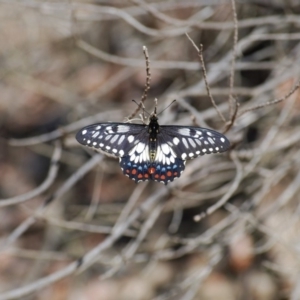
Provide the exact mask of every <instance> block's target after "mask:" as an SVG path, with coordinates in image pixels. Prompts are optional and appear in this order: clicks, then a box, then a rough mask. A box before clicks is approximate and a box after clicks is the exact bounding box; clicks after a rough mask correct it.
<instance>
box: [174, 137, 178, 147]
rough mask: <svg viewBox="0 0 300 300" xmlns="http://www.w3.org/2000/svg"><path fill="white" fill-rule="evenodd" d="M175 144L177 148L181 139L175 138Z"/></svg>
mask: <svg viewBox="0 0 300 300" xmlns="http://www.w3.org/2000/svg"><path fill="white" fill-rule="evenodd" d="M173 143H174V144H175V145H176V146H177V145H178V144H179V138H177V137H174V138H173Z"/></svg>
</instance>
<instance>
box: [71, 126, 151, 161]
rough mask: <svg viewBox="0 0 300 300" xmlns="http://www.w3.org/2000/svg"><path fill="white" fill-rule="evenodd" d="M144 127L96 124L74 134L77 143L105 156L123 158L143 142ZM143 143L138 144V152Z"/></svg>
mask: <svg viewBox="0 0 300 300" xmlns="http://www.w3.org/2000/svg"><path fill="white" fill-rule="evenodd" d="M145 131H146V126H145V125H141V124H129V123H128V124H126V123H98V124H94V125H89V126H87V127H84V128H83V129H81V130H80V131H79V132H78V133H77V134H76V139H77V141H78V142H79V143H80V144H82V145H84V146H88V147H91V148H93V149H95V150H96V151H100V152H101V151H103V152H105V153H107V154H110V155H113V156H116V157H123V156H126V155H128V153H129V151H130V150H131V149H132V148H134V147H135V146H136V145H137V144H139V143H140V142H141V141H142V140H145V138H146V137H145ZM143 145H144V143H142V144H139V150H140V149H141V148H142V147H143Z"/></svg>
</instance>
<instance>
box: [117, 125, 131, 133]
mask: <svg viewBox="0 0 300 300" xmlns="http://www.w3.org/2000/svg"><path fill="white" fill-rule="evenodd" d="M129 130H130V127H129V126H126V125H119V126H118V128H117V132H118V133H124V132H128V131H129Z"/></svg>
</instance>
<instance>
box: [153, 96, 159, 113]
mask: <svg viewBox="0 0 300 300" xmlns="http://www.w3.org/2000/svg"><path fill="white" fill-rule="evenodd" d="M157 101H158V100H157V98H155V99H154V112H153V114H154V116H156V114H157Z"/></svg>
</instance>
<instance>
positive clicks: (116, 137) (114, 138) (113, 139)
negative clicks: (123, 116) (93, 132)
mask: <svg viewBox="0 0 300 300" xmlns="http://www.w3.org/2000/svg"><path fill="white" fill-rule="evenodd" d="M118 138H119V135H118V134H116V135H114V136H113V138H112V139H111V141H110V142H111V143H114V142H115V141H116V140H117V139H118Z"/></svg>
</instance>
